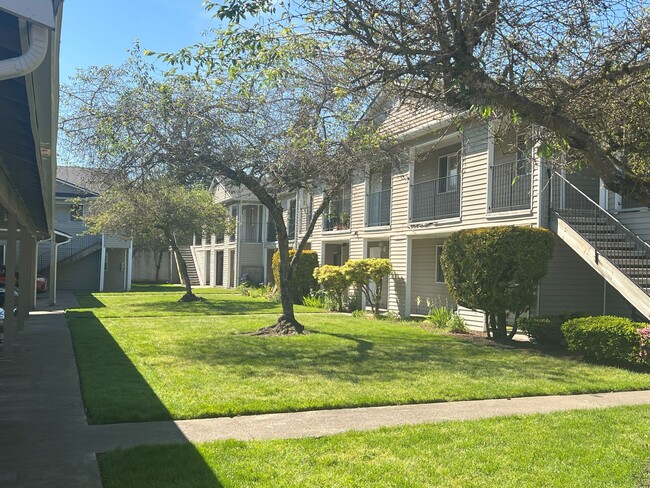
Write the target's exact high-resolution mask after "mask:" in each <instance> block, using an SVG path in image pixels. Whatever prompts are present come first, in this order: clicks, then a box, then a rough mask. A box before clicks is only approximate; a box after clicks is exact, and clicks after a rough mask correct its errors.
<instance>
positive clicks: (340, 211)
mask: <svg viewBox="0 0 650 488" xmlns="http://www.w3.org/2000/svg"><path fill="white" fill-rule="evenodd" d="M349 228H350V198H341V199H338V200H332V201H331V202H330V206H329V211H328V212H327V213H326V214H325V215H323V230H324V231H332V230H348V229H349Z"/></svg>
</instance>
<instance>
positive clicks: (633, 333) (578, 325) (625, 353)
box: [562, 315, 643, 364]
mask: <svg viewBox="0 0 650 488" xmlns="http://www.w3.org/2000/svg"><path fill="white" fill-rule="evenodd" d="M642 325H643V324H637V323H634V322H632V321H631V320H630V319H626V318H623V317H613V316H609V315H603V316H600V317H584V318H578V319H571V320H568V321H566V322H565V323H564V324H562V332H563V333H564V337H566V342H567V347H568V349H569V351H571V352H574V353H576V354H581V355H582V356H583V357H584V358H585V359H588V360H591V361H597V362H604V363H619V364H620V363H627V364H638V363H639V362H641V358H640V352H641V335H640V334H639V332H638V329H639V328H640V327H641V326H642Z"/></svg>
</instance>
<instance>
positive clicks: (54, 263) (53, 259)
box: [47, 229, 59, 305]
mask: <svg viewBox="0 0 650 488" xmlns="http://www.w3.org/2000/svg"><path fill="white" fill-rule="evenodd" d="M58 250H59V246H57V245H56V232H55V231H54V229H52V237H51V238H50V277H49V280H48V283H47V286H48V288H49V289H50V305H56V283H57V274H58V256H57V253H58Z"/></svg>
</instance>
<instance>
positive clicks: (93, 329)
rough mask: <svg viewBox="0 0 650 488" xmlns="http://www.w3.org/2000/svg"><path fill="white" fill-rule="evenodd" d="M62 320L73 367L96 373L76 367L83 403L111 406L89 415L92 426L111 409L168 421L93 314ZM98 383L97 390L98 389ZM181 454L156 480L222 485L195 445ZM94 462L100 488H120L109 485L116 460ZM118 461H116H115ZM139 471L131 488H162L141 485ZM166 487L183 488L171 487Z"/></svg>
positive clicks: (161, 406) (142, 468)
mask: <svg viewBox="0 0 650 488" xmlns="http://www.w3.org/2000/svg"><path fill="white" fill-rule="evenodd" d="M66 317H67V319H68V327H69V329H70V333H71V335H72V337H73V339H74V340H73V344H74V352H75V357H76V359H77V365H79V364H84V365H87V366H88V369H92V370H94V371H93V373H92V378H89V377H88V375H87V374H86V373H87V370H86V368H79V367H78V368H79V379H80V383H81V392H82V397H83V399H84V404H85V405H88V404H89V403H90V404H93V405H110V407H109V408H110V409H111V412H105V411H102V410H101V409H100V410H99V411H97V410H94V411H93V412H92V413H91V412H89V411H88V410H87V415H88V420H89V422H90V423H103V422H104V421H105V420H106V419H107V418H110V416H112V415H113V414H114V413H115V412H114V410H115V409H118V410H122V411H123V410H124V409H128V410H133V409H136V410H139V409H142V410H143V411H146V412H147V413H146V415H144V416H143V417H142V419H141V420H170V419H171V414H170V412H169V411H168V410H167V408H166V407H165V405H164V404H163V403H162V402H161V401H160V399H159V398H158V396H157V395H156V393H155V392H154V391H153V390H152V389H151V388H150V386H149V384H148V383H147V382H146V381H145V379H144V378H143V377H142V375H141V374H140V372H139V371H138V370H137V368H136V367H135V366H134V365H133V363H132V362H131V361H130V360H129V358H128V357H127V355H126V354H125V353H124V351H123V350H122V348H121V347H120V346H119V344H117V342H115V340H114V339H113V337H112V336H111V335H110V334H109V333H108V331H107V330H106V329H105V328H104V326H103V325H102V323H101V322H100V321H99V320H98V319H97V317H95V316H94V314H92V312H88V311H82V312H74V311H71V312H68V313H67V314H66ZM98 375H99V376H98ZM115 378H119V381H115ZM98 381H99V385H101V388H97V386H98V383H97V382H98ZM109 414H110V415H109ZM152 417H153V418H152ZM136 419H137V416H136ZM178 434H179V437H180V438H183V437H184V436H183V435H182V433H181V431H180V430H179V431H178ZM182 453H183V457H182V459H177V460H176V463H175V464H174V465H173V469H172V466H171V465H170V471H169V473H167V474H168V476H166V475H165V474H164V473H160V470H159V469H158V470H157V476H158V477H159V478H158V479H160V476H162V477H163V478H162V479H168V480H172V479H174V478H176V477H179V476H180V477H181V478H190V477H191V476H193V477H197V476H198V479H200V480H201V481H202V484H201V485H200V486H205V487H214V488H220V487H222V486H223V485H222V484H221V482H220V481H219V480H218V478H217V477H216V475H215V473H214V472H213V471H212V469H210V467H209V466H208V465H207V464H206V462H205V460H204V459H203V457H202V456H201V454H200V453H199V452H198V451H197V450H196V449H195V448H194V447H193V446H192V448H190V449H184V450H183V451H182ZM98 459H99V465H100V472H101V474H102V481H103V486H104V487H105V488H110V487H112V486H121V485H119V484H114V483H113V477H114V476H113V473H114V471H113V468H115V461H114V460H112V461H111V462H110V463H106V462H104V461H105V458H103V457H102V455H101V454H100V455H99V456H98ZM117 459H118V461H119V459H120V458H119V457H118V458H117ZM118 464H119V462H118ZM127 464H128V463H127ZM122 468H123V467H119V466H118V468H117V469H118V471H117V472H120V471H122ZM143 471H146V466H138V469H136V470H133V476H135V478H136V479H134V480H133V485H131V486H138V487H144V486H163V485H162V484H160V483H157V484H155V485H151V484H147V483H143V482H141V480H139V479H137V478H138V477H140V476H142V473H143ZM184 474H185V475H186V476H184ZM190 475H191V476H190ZM169 486H183V485H182V484H178V483H176V482H174V483H173V484H171V485H169Z"/></svg>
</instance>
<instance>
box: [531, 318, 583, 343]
mask: <svg viewBox="0 0 650 488" xmlns="http://www.w3.org/2000/svg"><path fill="white" fill-rule="evenodd" d="M578 317H582V314H579V313H573V314H567V313H564V314H557V315H540V316H537V317H522V318H520V319H519V328H520V329H521V330H523V331H524V332H525V333H526V335H527V336H528V337H529V338H530V340H531V342H533V343H534V344H540V345H542V346H550V347H562V348H565V347H566V338H565V337H564V333H563V332H562V324H563V323H564V322H566V321H567V320H569V319H575V318H578Z"/></svg>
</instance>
